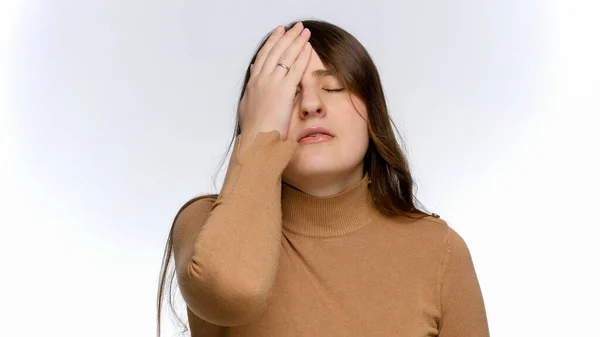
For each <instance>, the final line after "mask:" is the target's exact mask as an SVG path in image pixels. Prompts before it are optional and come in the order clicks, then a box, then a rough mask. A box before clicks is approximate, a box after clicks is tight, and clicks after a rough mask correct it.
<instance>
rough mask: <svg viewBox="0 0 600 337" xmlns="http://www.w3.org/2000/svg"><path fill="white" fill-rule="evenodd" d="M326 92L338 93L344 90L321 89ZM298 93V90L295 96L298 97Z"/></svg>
mask: <svg viewBox="0 0 600 337" xmlns="http://www.w3.org/2000/svg"><path fill="white" fill-rule="evenodd" d="M323 90H325V91H327V92H340V91H344V88H339V89H323ZM299 93H300V90H298V91H296V95H298V94H299Z"/></svg>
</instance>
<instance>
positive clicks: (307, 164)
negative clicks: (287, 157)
mask: <svg viewBox="0 0 600 337" xmlns="http://www.w3.org/2000/svg"><path fill="white" fill-rule="evenodd" d="M338 171H339V167H338V165H333V162H332V161H331V159H328V160H326V161H324V160H310V161H300V162H291V163H290V165H289V166H288V167H287V168H286V175H290V176H295V177H310V176H323V175H331V174H335V172H338Z"/></svg>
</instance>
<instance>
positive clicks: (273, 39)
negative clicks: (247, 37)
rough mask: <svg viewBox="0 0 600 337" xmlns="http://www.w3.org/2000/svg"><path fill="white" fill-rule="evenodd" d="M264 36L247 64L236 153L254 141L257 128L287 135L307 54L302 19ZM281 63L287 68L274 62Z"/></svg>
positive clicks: (309, 48) (306, 62)
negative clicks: (248, 72)
mask: <svg viewBox="0 0 600 337" xmlns="http://www.w3.org/2000/svg"><path fill="white" fill-rule="evenodd" d="M278 29H279V30H277V29H276V30H275V32H273V33H272V34H271V36H270V37H269V38H268V39H267V41H266V42H265V44H264V46H263V47H262V48H261V49H260V51H259V52H258V54H257V55H256V60H255V62H254V64H252V65H251V68H250V79H249V80H248V84H247V85H246V90H245V92H244V95H243V96H242V100H241V101H240V105H239V119H240V127H241V135H242V145H241V150H240V153H244V152H245V150H246V149H248V147H250V145H251V144H252V143H253V142H254V139H255V137H256V134H258V133H259V132H269V131H272V130H277V131H279V133H280V135H281V139H282V140H286V139H287V132H288V127H289V122H290V118H291V115H292V109H293V105H294V99H295V96H296V88H297V86H298V83H300V80H301V79H302V76H303V74H304V72H305V71H306V68H307V67H308V62H309V60H310V55H311V50H312V48H311V46H310V43H308V40H309V38H310V31H309V30H308V29H304V26H303V25H302V22H298V23H297V24H296V25H294V27H292V28H291V29H290V30H288V31H287V32H285V34H283V31H284V29H283V27H281V26H279V27H278ZM279 62H281V63H283V64H285V65H287V66H289V67H290V69H289V71H288V70H286V69H285V68H283V67H281V66H278V65H277V63H279Z"/></svg>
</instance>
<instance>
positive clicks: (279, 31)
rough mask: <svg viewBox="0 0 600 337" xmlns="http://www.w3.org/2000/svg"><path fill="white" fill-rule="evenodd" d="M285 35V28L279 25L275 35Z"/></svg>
mask: <svg viewBox="0 0 600 337" xmlns="http://www.w3.org/2000/svg"><path fill="white" fill-rule="evenodd" d="M281 33H283V26H282V25H279V26H277V28H275V34H281Z"/></svg>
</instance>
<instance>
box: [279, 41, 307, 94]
mask: <svg viewBox="0 0 600 337" xmlns="http://www.w3.org/2000/svg"><path fill="white" fill-rule="evenodd" d="M311 55H312V46H311V45H310V42H306V44H304V46H303V47H302V51H301V52H300V55H298V59H297V60H296V62H294V64H293V65H292V67H291V68H290V71H289V72H288V74H287V75H286V76H285V78H284V79H285V81H289V83H291V84H292V85H298V83H300V80H301V79H302V75H304V72H305V71H306V68H308V62H309V61H310V57H311Z"/></svg>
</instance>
